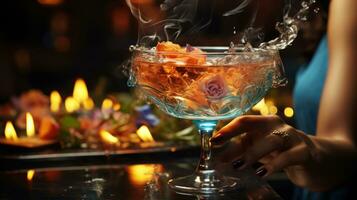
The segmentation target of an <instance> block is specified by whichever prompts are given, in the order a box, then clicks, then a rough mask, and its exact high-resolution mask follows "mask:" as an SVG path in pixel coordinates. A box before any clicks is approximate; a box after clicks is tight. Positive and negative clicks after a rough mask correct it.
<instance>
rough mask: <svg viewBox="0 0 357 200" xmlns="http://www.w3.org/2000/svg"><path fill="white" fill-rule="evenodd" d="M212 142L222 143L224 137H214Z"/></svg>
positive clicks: (219, 135) (218, 135)
mask: <svg viewBox="0 0 357 200" xmlns="http://www.w3.org/2000/svg"><path fill="white" fill-rule="evenodd" d="M210 141H211V143H220V142H222V141H223V138H222V135H221V134H217V135H215V136H214V137H212V138H211V140H210Z"/></svg>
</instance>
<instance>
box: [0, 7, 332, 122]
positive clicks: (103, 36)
mask: <svg viewBox="0 0 357 200" xmlns="http://www.w3.org/2000/svg"><path fill="white" fill-rule="evenodd" d="M151 1H153V0H145V1H138V2H139V3H140V2H141V3H142V4H150V3H152V2H151ZM135 2H136V1H135ZM138 2H136V3H138ZM267 2H268V1H263V4H262V5H261V6H263V9H262V10H265V12H263V13H265V14H264V15H262V16H261V17H260V18H266V16H270V15H267V14H266V13H268V12H269V11H271V10H272V8H273V6H276V5H278V4H271V3H270V4H269V3H267ZM217 6H218V7H219V8H220V7H222V9H219V8H218V9H215V10H218V11H219V10H224V9H223V7H225V6H227V5H224V4H223V3H220V4H217ZM203 10H206V11H209V9H203ZM205 14H207V15H210V13H201V15H202V16H205ZM279 16H280V17H281V16H282V13H280V14H274V13H273V14H272V15H271V17H270V18H269V19H268V20H260V18H259V16H258V19H256V21H257V23H259V24H269V26H264V28H265V32H266V35H267V36H271V35H274V34H276V32H274V21H277V20H279ZM212 19H213V20H212V23H211V25H210V26H209V28H208V29H209V30H208V33H209V34H210V36H211V37H210V38H207V39H206V38H205V37H200V40H202V41H203V42H207V43H208V42H212V38H215V37H216V38H224V36H226V35H227V32H231V30H230V29H231V28H232V27H233V26H234V24H235V23H236V22H235V21H234V20H231V21H229V20H228V21H227V20H225V21H224V19H223V18H219V17H217V18H215V17H214V16H213V18H212ZM261 21H263V22H264V23H262V22H261ZM268 22H269V23H268ZM227 27H229V28H227ZM267 27H268V28H267ZM301 27H302V29H301V30H300V32H299V36H298V38H297V40H296V41H295V42H294V44H293V45H292V46H290V47H288V48H287V49H285V50H284V51H281V56H282V59H283V62H284V65H285V70H286V75H287V77H288V79H289V84H288V86H287V87H284V88H279V89H278V90H273V91H272V92H271V93H270V95H269V96H268V98H270V99H272V100H273V101H275V102H274V103H275V104H277V108H278V110H276V109H275V108H272V109H273V110H272V111H271V112H270V114H275V113H278V114H280V115H282V116H283V117H285V118H286V119H287V121H288V122H289V123H293V118H292V117H293V112H291V109H290V110H289V111H290V112H289V113H290V114H288V116H287V115H286V113H284V111H286V110H285V108H287V107H288V108H290V107H292V105H293V103H292V101H291V93H292V88H293V85H294V78H295V75H296V73H297V72H298V70H299V68H301V67H303V66H304V65H305V64H306V63H308V62H309V59H310V58H311V56H312V54H313V52H314V50H315V48H316V45H317V43H318V42H319V40H320V37H321V35H322V34H323V33H324V31H325V27H326V14H325V11H323V10H320V11H319V12H318V13H313V14H311V16H310V17H309V20H308V21H307V22H305V23H303V24H301ZM0 29H1V31H0V85H1V87H0V103H5V102H7V101H9V99H10V98H11V97H12V96H15V95H19V94H21V93H22V92H24V91H27V90H30V89H39V90H41V91H43V92H44V93H45V94H49V93H50V92H51V91H52V90H54V89H56V90H59V91H60V92H61V93H63V94H70V93H71V91H72V88H73V83H74V81H75V79H76V78H83V79H84V80H85V81H86V83H87V85H88V88H89V90H90V91H91V92H92V93H96V92H97V93H99V92H101V93H106V92H125V91H129V88H128V87H127V85H126V79H127V78H126V77H125V76H124V75H123V73H122V67H121V65H122V63H124V62H125V61H126V60H127V59H128V58H129V57H130V52H129V51H128V48H129V46H130V45H132V44H136V42H137V36H138V24H137V20H136V18H135V17H134V16H133V15H132V14H131V11H130V8H129V7H128V6H127V4H126V2H125V0H92V1H85V0H73V1H68V0H21V1H19V0H18V1H5V2H2V5H1V7H0ZM205 39H206V40H205ZM218 42H219V40H218ZM213 43H217V41H215V42H213ZM94 95H95V94H94ZM275 104H274V105H275ZM267 108H268V107H267ZM279 108H280V109H279ZM268 110H269V108H268ZM264 113H265V114H267V111H266V109H265V111H263V113H262V114H264Z"/></svg>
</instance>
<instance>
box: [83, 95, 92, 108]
mask: <svg viewBox="0 0 357 200" xmlns="http://www.w3.org/2000/svg"><path fill="white" fill-rule="evenodd" d="M83 107H84V109H86V110H92V109H93V108H94V101H93V99H92V98H90V97H89V98H88V99H86V100H85V101H84V102H83Z"/></svg>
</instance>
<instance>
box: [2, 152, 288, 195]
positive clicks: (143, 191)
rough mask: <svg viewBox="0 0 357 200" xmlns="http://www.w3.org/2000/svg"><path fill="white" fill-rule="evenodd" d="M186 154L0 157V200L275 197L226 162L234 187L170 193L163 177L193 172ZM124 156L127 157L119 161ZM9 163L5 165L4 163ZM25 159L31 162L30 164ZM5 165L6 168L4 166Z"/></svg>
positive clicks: (193, 155) (193, 161) (266, 187)
mask: <svg viewBox="0 0 357 200" xmlns="http://www.w3.org/2000/svg"><path fill="white" fill-rule="evenodd" d="M188 155H190V152H188V154H187V152H186V153H183V154H182V153H181V154H180V153H179V152H176V153H172V152H167V153H164V154H160V153H159V154H158V153H148V154H141V155H140V156H137V155H135V154H131V155H120V156H119V157H118V158H117V159H111V158H110V157H107V160H106V161H105V160H103V159H89V160H88V158H87V157H83V156H82V157H81V156H79V157H77V158H76V157H75V156H74V157H72V158H71V160H70V162H66V161H65V160H62V159H59V160H55V159H54V158H51V159H44V158H39V159H38V160H37V161H36V162H34V161H35V160H36V159H35V160H33V159H32V160H31V159H30V162H27V161H25V162H21V159H20V160H18V161H20V162H18V161H16V159H15V160H11V159H10V160H9V157H7V158H6V159H5V160H1V158H0V160H1V165H2V166H3V167H2V168H3V170H2V171H0V200H7V199H26V200H32V199H34V200H47V199H51V200H52V199H54V200H57V199H61V200H62V199H65V200H72V199H74V200H81V199H83V200H87V199H88V200H97V199H103V200H111V199H113V200H126V199H128V200H139V199H140V200H141V199H147V200H157V199H159V200H170V199H188V200H189V199H207V200H211V199H212V200H213V199H281V198H280V197H279V196H278V195H277V193H276V192H275V191H274V190H273V189H272V188H271V187H270V186H269V185H268V184H267V183H266V182H265V181H263V180H261V179H260V178H259V177H257V176H255V175H254V173H253V171H252V170H246V171H236V170H234V169H233V168H232V167H231V165H230V164H227V165H220V166H218V168H219V170H220V171H221V172H222V173H223V172H224V174H226V175H231V176H235V177H238V178H239V179H240V185H239V187H238V189H236V190H234V191H232V192H228V193H225V194H216V195H210V196H197V195H196V196H188V195H182V194H176V193H175V192H173V191H172V190H171V189H169V188H168V185H167V181H168V180H169V179H170V178H171V177H180V176H185V175H190V174H192V173H193V171H194V169H195V166H196V163H197V161H198V155H197V152H194V151H191V156H188ZM127 157H130V158H131V159H123V158H127ZM21 158H23V157H21ZM41 159H42V160H43V162H42V163H41V162H40V161H41ZM54 160H55V162H53V161H54ZM95 160H97V161H96V162H94V161H95ZM10 161H11V162H12V163H11V165H9V163H7V162H10ZM83 161H86V162H83ZM31 163H36V164H35V165H32V166H31ZM38 163H41V164H40V165H39V164H38ZM6 165H8V167H4V166H6ZM9 166H10V167H9ZM58 166H60V167H58ZM31 175H32V177H31Z"/></svg>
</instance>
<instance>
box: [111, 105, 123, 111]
mask: <svg viewBox="0 0 357 200" xmlns="http://www.w3.org/2000/svg"><path fill="white" fill-rule="evenodd" d="M120 108H121V105H120V104H119V103H116V104H115V105H114V106H113V110H115V111H119V110H120Z"/></svg>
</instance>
